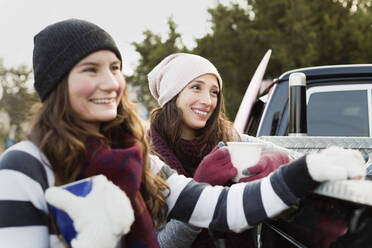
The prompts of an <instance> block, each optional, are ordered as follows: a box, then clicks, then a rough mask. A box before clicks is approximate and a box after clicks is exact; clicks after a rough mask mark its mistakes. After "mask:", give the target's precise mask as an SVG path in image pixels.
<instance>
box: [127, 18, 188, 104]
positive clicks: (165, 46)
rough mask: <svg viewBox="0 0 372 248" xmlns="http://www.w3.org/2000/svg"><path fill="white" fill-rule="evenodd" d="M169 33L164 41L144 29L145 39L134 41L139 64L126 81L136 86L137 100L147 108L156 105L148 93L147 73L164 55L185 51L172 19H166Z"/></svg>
mask: <svg viewBox="0 0 372 248" xmlns="http://www.w3.org/2000/svg"><path fill="white" fill-rule="evenodd" d="M168 26H169V33H168V37H167V38H166V40H165V41H163V40H162V38H161V37H160V36H159V35H157V34H154V33H152V32H151V31H150V30H146V31H145V32H144V33H143V34H144V36H145V39H144V40H143V41H142V42H141V43H136V42H134V43H133V45H134V46H135V48H136V51H137V52H138V53H139V54H140V55H141V58H140V60H139V65H138V66H137V68H136V70H135V72H134V74H133V75H132V76H130V77H127V81H128V82H130V83H131V84H132V85H133V86H138V87H139V89H138V100H139V101H140V102H141V103H143V104H144V105H145V106H146V107H147V109H148V110H151V109H152V108H154V107H155V106H157V102H156V101H155V100H154V99H153V97H152V96H151V94H150V91H149V87H148V81H147V74H148V73H149V72H150V71H151V70H152V69H153V68H154V67H155V66H156V65H157V64H158V63H159V62H160V61H161V60H162V59H163V58H164V57H166V56H168V55H169V54H172V53H175V52H182V51H187V49H186V48H185V46H184V45H183V44H182V40H181V35H180V34H179V33H177V31H176V28H177V26H176V24H175V23H174V21H173V20H172V19H171V18H169V19H168Z"/></svg>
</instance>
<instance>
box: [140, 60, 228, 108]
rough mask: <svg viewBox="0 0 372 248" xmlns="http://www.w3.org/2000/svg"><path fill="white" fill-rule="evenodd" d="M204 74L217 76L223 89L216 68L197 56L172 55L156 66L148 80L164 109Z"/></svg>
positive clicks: (154, 95)
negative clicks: (187, 86) (188, 85)
mask: <svg viewBox="0 0 372 248" xmlns="http://www.w3.org/2000/svg"><path fill="white" fill-rule="evenodd" d="M204 74H213V75H215V76H216V77H217V79H218V82H219V85H220V89H222V79H221V77H220V74H219V73H218V71H217V69H216V67H215V66H214V65H213V64H212V63H211V62H210V61H209V60H207V59H205V58H203V57H201V56H199V55H195V54H188V53H175V54H171V55H169V56H167V57H165V58H164V59H163V60H162V61H161V62H160V63H159V64H158V65H157V66H155V68H154V69H153V70H152V71H151V72H150V73H149V74H148V75H147V78H148V80H149V87H150V92H151V94H152V95H153V97H155V99H156V100H157V101H158V103H159V105H160V106H161V107H163V106H164V105H165V104H166V103H167V102H169V101H170V100H171V99H172V98H173V97H175V96H176V95H177V94H178V93H179V92H180V91H181V90H182V89H183V88H184V87H185V86H186V85H187V84H188V83H190V82H191V81H192V80H193V79H195V78H197V77H199V76H201V75H204Z"/></svg>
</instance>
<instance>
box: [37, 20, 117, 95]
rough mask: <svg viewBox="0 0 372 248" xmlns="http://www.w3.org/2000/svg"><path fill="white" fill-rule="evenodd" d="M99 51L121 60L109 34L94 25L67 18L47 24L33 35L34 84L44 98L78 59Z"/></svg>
mask: <svg viewBox="0 0 372 248" xmlns="http://www.w3.org/2000/svg"><path fill="white" fill-rule="evenodd" d="M99 50H111V51H112V52H114V53H115V54H116V56H117V57H118V59H119V60H120V61H121V60H122V59H121V54H120V51H119V49H118V48H117V46H116V44H115V42H114V40H113V39H112V37H111V36H110V35H109V34H108V33H107V32H106V31H105V30H103V29H102V28H100V27H98V26H97V25H95V24H93V23H90V22H87V21H83V20H78V19H68V20H65V21H61V22H57V23H54V24H52V25H49V26H47V27H46V28H44V29H43V30H41V31H40V32H39V33H38V34H37V35H35V37H34V54H33V67H34V80H35V83H34V87H35V89H36V91H37V93H38V94H39V96H40V99H41V101H44V100H45V99H46V97H47V96H48V95H49V93H50V92H51V91H52V90H53V89H55V88H56V87H57V85H58V83H60V82H61V80H62V79H63V78H64V77H65V76H66V75H67V74H68V73H69V72H70V70H71V69H72V67H74V66H75V65H76V64H77V63H78V62H79V61H80V60H82V59H83V58H85V57H86V56H88V55H89V54H91V53H93V52H96V51H99Z"/></svg>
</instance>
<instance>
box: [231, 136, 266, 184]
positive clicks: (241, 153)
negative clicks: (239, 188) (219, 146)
mask: <svg viewBox="0 0 372 248" xmlns="http://www.w3.org/2000/svg"><path fill="white" fill-rule="evenodd" d="M227 148H228V149H229V153H230V157H231V163H232V164H233V165H234V167H235V168H236V169H238V174H237V175H236V177H234V178H233V181H234V182H238V181H239V179H240V178H242V177H247V176H246V175H243V174H242V172H243V170H244V169H247V168H249V167H251V166H253V165H256V164H257V162H258V161H259V160H260V155H261V150H262V143H252V142H227Z"/></svg>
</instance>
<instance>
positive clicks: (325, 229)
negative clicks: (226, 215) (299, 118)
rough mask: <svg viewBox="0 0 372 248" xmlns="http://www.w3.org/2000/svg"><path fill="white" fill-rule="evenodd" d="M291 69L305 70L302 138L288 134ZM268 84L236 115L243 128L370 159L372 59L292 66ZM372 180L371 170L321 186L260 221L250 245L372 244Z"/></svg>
mask: <svg viewBox="0 0 372 248" xmlns="http://www.w3.org/2000/svg"><path fill="white" fill-rule="evenodd" d="M295 72H302V73H304V74H305V75H306V106H307V108H306V111H307V115H306V118H307V136H302V137H291V136H288V126H289V125H288V121H289V117H288V116H289V114H288V113H289V104H288V102H289V101H288V95H289V94H288V92H289V88H288V87H289V76H290V75H291V74H292V73H295ZM269 85H270V86H269V87H267V88H266V89H262V88H261V90H260V92H263V93H261V94H258V97H257V99H256V101H255V102H254V103H253V104H252V107H251V109H250V111H249V113H248V114H247V116H245V118H246V119H245V120H244V121H243V122H241V121H242V119H240V120H239V121H240V122H241V123H240V124H242V123H244V125H243V126H242V125H240V127H242V130H240V131H244V133H247V134H249V135H252V136H257V137H259V138H261V139H263V140H266V141H270V142H273V143H276V144H277V145H280V146H283V147H286V148H288V149H294V150H296V151H298V152H301V153H307V152H311V151H313V150H320V149H323V148H326V147H329V146H331V145H336V146H342V147H344V148H351V149H358V150H360V151H361V152H362V153H363V155H364V156H365V159H366V161H367V164H366V165H367V166H368V164H370V161H371V159H370V157H371V158H372V138H371V136H372V104H371V103H372V96H371V93H372V64H358V65H333V66H318V67H309V68H302V69H296V70H292V71H288V72H285V73H283V74H282V75H281V76H280V77H279V78H278V79H275V80H273V81H272V83H271V84H269ZM249 87H250V86H249ZM247 91H248V90H247ZM243 103H244V100H243ZM236 121H237V120H235V123H234V124H236ZM368 168H369V167H368ZM349 183H351V184H358V185H357V186H356V185H352V186H350V185H348V184H349ZM371 185H372V181H370V180H369V178H368V176H367V178H366V180H361V181H359V182H355V180H354V182H337V183H333V184H330V185H327V184H325V185H321V186H320V187H319V188H318V189H317V190H316V191H315V192H314V193H312V194H310V195H309V196H308V197H306V198H305V199H303V201H302V202H301V203H300V205H299V206H296V207H293V208H291V209H290V210H289V211H287V212H286V213H284V214H282V215H280V216H278V217H277V218H276V219H274V220H272V221H268V222H266V223H263V224H262V225H260V226H259V227H258V228H257V240H256V244H255V246H256V247H265V248H267V247H372V235H370V234H369V233H370V230H372V186H371ZM369 189H371V191H369ZM368 230H369V231H368Z"/></svg>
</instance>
